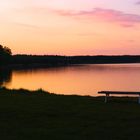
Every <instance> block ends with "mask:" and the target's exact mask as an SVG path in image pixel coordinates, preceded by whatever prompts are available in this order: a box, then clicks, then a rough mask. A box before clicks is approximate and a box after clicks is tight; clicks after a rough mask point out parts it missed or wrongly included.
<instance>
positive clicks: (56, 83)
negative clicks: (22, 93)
mask: <svg viewBox="0 0 140 140" xmlns="http://www.w3.org/2000/svg"><path fill="white" fill-rule="evenodd" d="M0 85H3V86H6V87H7V88H16V89H19V88H24V89H29V90H35V89H39V88H42V89H44V90H46V91H49V92H51V93H57V94H65V95H71V94H76V95H91V96H97V95H98V94H97V92H98V91H101V90H119V91H140V64H96V65H93V64H90V65H73V66H68V67H57V68H41V69H30V70H29V69H28V70H4V71H3V70H0Z"/></svg>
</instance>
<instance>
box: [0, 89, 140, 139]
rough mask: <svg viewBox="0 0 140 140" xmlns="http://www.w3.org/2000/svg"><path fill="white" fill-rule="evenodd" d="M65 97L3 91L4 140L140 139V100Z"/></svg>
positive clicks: (0, 125)
mask: <svg viewBox="0 0 140 140" xmlns="http://www.w3.org/2000/svg"><path fill="white" fill-rule="evenodd" d="M103 101H104V98H103V97H88V96H85V97H83V96H63V95H55V94H50V93H48V92H44V91H42V90H38V91H27V90H8V89H4V88H3V89H0V139H2V140H7V139H8V140H46V139H48V140H49V139H50V140H92V139H95V140H132V139H134V140H138V139H139V136H140V133H139V130H140V105H138V104H137V99H136V98H126V97H125V98H111V100H110V102H109V103H107V104H105V103H104V102H103Z"/></svg>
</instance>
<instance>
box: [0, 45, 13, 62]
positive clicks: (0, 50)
mask: <svg viewBox="0 0 140 140" xmlns="http://www.w3.org/2000/svg"><path fill="white" fill-rule="evenodd" d="M11 56H12V51H11V49H10V48H8V47H5V46H2V45H0V65H1V64H6V63H8V62H9V61H10V58H11Z"/></svg>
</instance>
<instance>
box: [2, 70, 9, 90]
mask: <svg viewBox="0 0 140 140" xmlns="http://www.w3.org/2000/svg"><path fill="white" fill-rule="evenodd" d="M11 80H12V71H11V70H10V69H0V87H1V86H5V85H8V83H10V82H11Z"/></svg>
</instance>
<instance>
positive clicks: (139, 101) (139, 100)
mask: <svg viewBox="0 0 140 140" xmlns="http://www.w3.org/2000/svg"><path fill="white" fill-rule="evenodd" d="M138 103H139V104H140V94H139V99H138Z"/></svg>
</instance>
